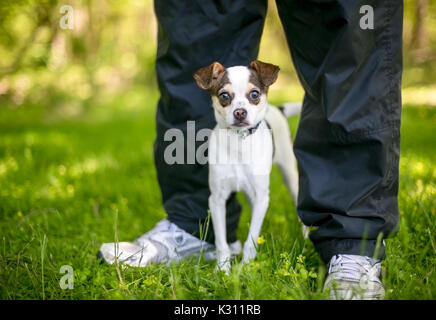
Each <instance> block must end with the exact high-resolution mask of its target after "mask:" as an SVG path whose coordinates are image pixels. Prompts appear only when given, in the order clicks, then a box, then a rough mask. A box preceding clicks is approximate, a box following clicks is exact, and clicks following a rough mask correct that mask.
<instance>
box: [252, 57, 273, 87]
mask: <svg viewBox="0 0 436 320" xmlns="http://www.w3.org/2000/svg"><path fill="white" fill-rule="evenodd" d="M249 68H250V69H252V70H253V71H255V72H256V73H257V75H258V76H259V80H260V82H262V84H263V85H264V86H265V87H269V86H270V85H272V84H273V83H274V82H275V81H276V80H277V77H278V75H279V71H280V68H279V67H278V66H276V65H273V64H271V63H265V62H262V61H259V60H254V61H251V63H250V66H249Z"/></svg>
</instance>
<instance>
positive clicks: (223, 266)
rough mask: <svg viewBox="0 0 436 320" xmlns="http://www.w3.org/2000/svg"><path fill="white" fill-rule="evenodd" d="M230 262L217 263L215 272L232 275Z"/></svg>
mask: <svg viewBox="0 0 436 320" xmlns="http://www.w3.org/2000/svg"><path fill="white" fill-rule="evenodd" d="M230 268H231V265H230V261H228V260H227V261H224V262H222V263H219V262H217V264H216V268H215V271H224V272H225V274H226V275H229V274H230Z"/></svg>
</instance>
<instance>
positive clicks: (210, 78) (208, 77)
mask: <svg viewBox="0 0 436 320" xmlns="http://www.w3.org/2000/svg"><path fill="white" fill-rule="evenodd" d="M224 71H225V69H224V67H223V66H222V64H221V63H219V62H213V63H212V64H210V65H208V66H207V67H203V68H201V69H199V70H197V71H196V72H195V73H194V79H195V81H196V82H197V84H198V86H199V87H200V88H201V89H204V90H209V89H211V88H212V87H213V86H214V85H215V84H216V83H217V81H218V78H219V76H220V75H221V74H222V73H223V72H224Z"/></svg>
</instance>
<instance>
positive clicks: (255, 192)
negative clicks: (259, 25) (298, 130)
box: [194, 60, 308, 273]
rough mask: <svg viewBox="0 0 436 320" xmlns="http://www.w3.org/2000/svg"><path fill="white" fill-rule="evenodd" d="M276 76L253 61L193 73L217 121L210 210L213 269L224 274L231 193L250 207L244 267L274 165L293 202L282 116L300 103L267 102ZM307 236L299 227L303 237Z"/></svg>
mask: <svg viewBox="0 0 436 320" xmlns="http://www.w3.org/2000/svg"><path fill="white" fill-rule="evenodd" d="M278 72H279V67H277V66H275V65H273V64H269V63H264V62H260V61H258V60H255V61H252V62H251V63H250V65H249V66H248V67H245V66H235V67H231V68H224V67H223V66H222V65H221V64H220V63H219V62H214V63H212V64H211V65H209V66H207V67H204V68H201V69H199V70H198V71H197V72H196V73H195V74H194V79H195V80H196V82H197V84H198V86H199V87H200V88H202V89H204V90H208V91H209V93H210V95H211V98H212V106H213V109H214V113H215V118H216V122H217V125H216V127H215V128H214V130H213V131H212V134H211V136H210V137H209V149H208V150H209V151H208V152H209V155H208V159H209V187H210V192H211V195H210V197H209V208H210V212H211V217H212V223H213V228H214V233H215V245H216V250H217V268H219V269H221V270H224V271H226V273H229V271H230V258H231V252H230V248H229V245H228V243H227V241H226V221H225V219H226V211H225V210H226V200H227V199H228V197H229V196H230V194H231V193H232V192H238V191H242V192H244V193H245V194H246V196H247V197H248V199H249V200H250V202H251V206H252V217H251V224H250V229H249V234H248V238H247V240H246V241H245V243H244V248H243V263H248V262H249V260H250V259H253V258H255V257H256V246H257V239H258V237H259V233H260V230H261V227H262V223H263V219H264V217H265V213H266V211H267V208H268V203H269V183H270V173H271V166H272V163H273V162H274V163H276V164H277V165H278V166H279V168H280V171H281V173H282V177H283V180H284V183H285V185H286V186H287V187H288V189H289V192H290V195H291V197H292V199H293V200H294V203H296V200H297V194H298V173H297V166H296V160H295V156H294V153H293V151H292V141H291V134H290V130H289V125H288V122H287V119H286V117H288V116H291V115H293V114H299V112H300V110H301V104H300V103H288V104H285V105H284V106H283V107H282V110H281V111H280V110H279V109H278V108H276V107H274V106H271V105H269V104H268V101H267V92H268V88H269V87H270V86H271V85H272V84H273V83H274V82H275V81H276V79H277V76H278ZM270 129H271V130H270ZM307 232H308V231H307V228H306V227H303V234H304V235H305V236H307Z"/></svg>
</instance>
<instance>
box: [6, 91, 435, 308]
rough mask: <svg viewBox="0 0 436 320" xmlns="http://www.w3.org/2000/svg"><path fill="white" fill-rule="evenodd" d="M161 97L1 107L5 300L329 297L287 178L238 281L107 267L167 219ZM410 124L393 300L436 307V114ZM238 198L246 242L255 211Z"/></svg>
mask: <svg viewBox="0 0 436 320" xmlns="http://www.w3.org/2000/svg"><path fill="white" fill-rule="evenodd" d="M157 98H158V96H157V93H156V92H147V91H143V90H141V89H135V88H133V89H132V90H130V91H129V92H127V93H125V94H123V95H118V96H116V97H114V98H113V99H107V101H100V102H99V103H98V105H96V106H94V107H93V108H90V109H89V110H85V111H84V112H83V113H82V114H81V115H80V116H76V117H70V118H68V119H64V118H62V117H61V116H58V115H57V114H56V111H55V110H52V111H50V110H47V108H43V107H42V106H38V105H23V106H20V107H18V109H14V110H12V109H10V108H8V107H7V106H2V107H0V217H1V219H0V233H1V247H0V298H1V299H325V298H326V295H325V294H324V293H322V285H323V281H324V278H325V273H326V268H325V266H324V265H323V264H322V262H321V261H320V259H319V258H318V255H317V253H316V252H315V250H314V248H313V245H312V244H311V243H310V241H308V240H306V241H305V240H304V239H303V237H302V234H301V232H300V229H299V224H298V221H297V215H296V211H295V207H294V205H293V204H292V202H291V200H290V199H289V196H288V193H287V191H286V189H285V187H284V186H283V185H282V183H281V178H280V176H279V172H278V170H277V168H274V169H273V173H272V184H271V191H272V192H271V201H270V207H269V210H268V213H267V215H266V218H265V223H264V225H263V228H262V237H263V238H264V240H265V242H264V243H263V244H262V245H260V247H259V251H260V252H259V254H258V257H257V259H256V260H255V261H253V262H252V263H251V264H249V265H248V266H244V267H241V266H240V265H239V264H238V263H235V265H234V267H233V269H232V273H231V275H230V276H225V275H224V274H223V273H220V272H215V271H214V267H215V265H214V263H213V262H204V261H203V260H202V259H201V258H189V259H186V260H183V261H182V262H180V263H179V264H173V265H171V266H170V267H167V266H166V265H153V266H150V267H146V268H140V269H135V268H120V270H119V273H118V272H117V269H116V268H115V266H109V265H105V264H100V263H99V261H98V260H97V259H96V253H97V251H98V248H99V246H100V245H101V243H103V242H113V241H114V239H115V237H116V236H118V238H119V239H120V240H121V241H131V240H133V239H134V238H136V237H137V236H139V235H141V234H142V233H144V232H145V231H147V230H148V229H150V228H152V227H153V226H154V224H155V223H156V222H157V221H159V220H161V219H162V218H164V217H165V213H164V211H163V209H162V207H161V202H160V201H161V199H160V193H159V187H158V184H157V181H156V173H155V170H154V165H153V148H152V143H153V140H154V137H155V133H154V116H155V106H156V101H157ZM272 102H276V103H277V102H281V101H272ZM402 121H403V125H402V144H401V150H402V153H401V163H400V175H401V178H400V195H399V203H400V231H399V233H398V235H397V236H396V237H394V238H391V239H387V240H386V243H387V259H386V260H385V261H384V263H383V282H384V285H385V288H386V299H435V298H436V281H435V280H436V271H435V266H436V240H435V235H436V222H435V217H436V216H435V213H436V212H435V198H436V197H435V196H436V167H435V166H434V164H435V161H436V154H435V149H434V146H435V144H434V143H435V135H434V130H435V124H436V108H432V107H429V106H425V105H422V106H412V105H405V106H404V108H403V119H402ZM297 123H298V119H297V117H294V118H292V119H291V120H290V125H291V128H292V131H293V132H294V133H295V131H296V127H297ZM239 198H240V199H241V201H242V202H243V207H244V211H243V215H242V219H241V222H240V225H239V229H238V237H239V239H241V240H244V239H245V236H246V235H247V232H248V225H249V219H250V210H249V207H248V205H247V203H246V202H245V200H244V198H243V197H242V196H241V195H239ZM237 260H240V257H238V258H237ZM63 265H70V266H71V267H72V268H73V270H74V288H73V289H65V290H63V289H61V287H60V280H61V278H62V276H63V274H62V273H60V268H61V267H62V266H63Z"/></svg>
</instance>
